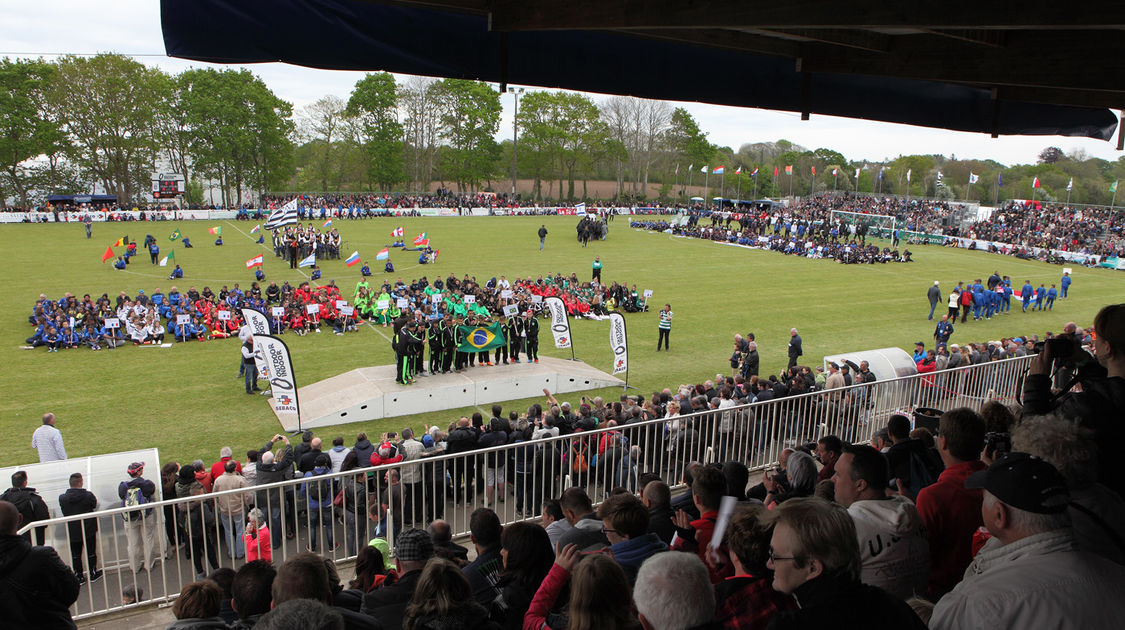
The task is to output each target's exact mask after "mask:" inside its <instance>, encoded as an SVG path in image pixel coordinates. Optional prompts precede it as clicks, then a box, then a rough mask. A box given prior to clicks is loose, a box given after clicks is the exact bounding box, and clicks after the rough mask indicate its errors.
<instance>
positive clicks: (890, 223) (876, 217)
mask: <svg viewBox="0 0 1125 630" xmlns="http://www.w3.org/2000/svg"><path fill="white" fill-rule="evenodd" d="M831 216H832V222H833V223H839V222H841V221H843V222H844V225H845V226H847V229H848V231H849V232H850V233H852V234H856V233H857V232H858V231H859V226H861V225H862V226H864V227H865V228H867V231H868V233H870V234H871V235H873V236H881V237H886V236H890V234H891V233H892V232H894V230H895V227H896V222H895V218H894V217H893V216H891V215H889V214H868V213H866V212H851V211H849V210H833V211H832V213H831Z"/></svg>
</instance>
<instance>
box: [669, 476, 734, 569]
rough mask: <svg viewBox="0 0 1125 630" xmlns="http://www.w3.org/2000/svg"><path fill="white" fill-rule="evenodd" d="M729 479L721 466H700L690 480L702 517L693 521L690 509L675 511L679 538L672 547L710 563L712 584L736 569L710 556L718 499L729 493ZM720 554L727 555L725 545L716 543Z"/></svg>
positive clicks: (693, 495)
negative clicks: (720, 563) (688, 510)
mask: <svg viewBox="0 0 1125 630" xmlns="http://www.w3.org/2000/svg"><path fill="white" fill-rule="evenodd" d="M726 490H727V480H726V477H724V476H723V473H722V471H721V470H719V469H718V468H713V467H711V466H701V467H700V468H699V469H697V470H696V471H695V472H694V473H693V479H692V482H691V494H692V501H693V502H694V503H695V507H696V508H697V509H698V510H699V518H698V519H696V520H694V521H691V520H690V518H691V517H690V516H688V514H687V512H685V511H683V510H680V511H679V512H677V513H676V538H675V539H674V540H673V541H672V550H673V551H692V552H695V553H696V555H698V556H699V559H700V560H702V561H703V564H706V565H707V568H708V573H709V574H710V577H711V584H718V583H719V582H722V581H723V580H724V579H726V578H728V577H730V576H731V575H732V573H733V571H732V567H731V565H730V563H726V564H723V565H720V566H716V564H715V562H714V559H713V558H712V559H710V560H709V558H708V555H709V551H710V550H709V549H708V547H709V546H710V544H711V538H712V536H714V534H715V522H716V521H717V520H718V519H719V503H720V502H721V501H722V499H723V495H724V494H726ZM716 548H717V549H718V550H719V553H718V555H719V557H720V558H721V557H723V556H725V555H726V547H725V546H723V545H722V544H721V543H720V544H718V545H716Z"/></svg>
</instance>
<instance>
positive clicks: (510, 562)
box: [489, 522, 555, 630]
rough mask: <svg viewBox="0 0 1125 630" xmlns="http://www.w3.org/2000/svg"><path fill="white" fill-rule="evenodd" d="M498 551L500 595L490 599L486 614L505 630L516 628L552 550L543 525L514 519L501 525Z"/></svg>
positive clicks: (550, 561)
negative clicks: (500, 567) (500, 563)
mask: <svg viewBox="0 0 1125 630" xmlns="http://www.w3.org/2000/svg"><path fill="white" fill-rule="evenodd" d="M500 555H501V557H502V558H503V560H504V572H503V573H501V574H500V581H499V582H498V583H497V585H496V586H497V588H498V589H500V596H499V597H497V598H496V600H495V601H493V602H492V603H491V606H490V611H489V614H490V615H491V617H492V619H493V620H494V621H496V622H497V623H499V624H501V626H503V628H504V629H505V630H519V629H520V628H521V627H523V617H524V615H525V614H526V613H527V609H528V607H529V606H531V598H532V597H534V596H535V591H536V589H538V588H539V585H540V584H541V583H542V582H543V578H545V577H547V572H548V571H550V570H551V564H553V563H554V561H555V554H554V553H553V552H552V551H551V541H550V540H549V539H548V538H547V532H546V531H545V530H544V529H543V528H542V527H539V526H538V525H533V524H531V523H526V522H517V523H513V524H511V525H509V526H508V527H505V528H504V534H503V536H501V550H500Z"/></svg>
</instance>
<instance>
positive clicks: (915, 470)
mask: <svg viewBox="0 0 1125 630" xmlns="http://www.w3.org/2000/svg"><path fill="white" fill-rule="evenodd" d="M887 437H888V438H889V439H890V442H891V446H890V448H889V449H887V451H886V454H887V463H888V465H889V467H890V476H891V479H892V480H893V481H894V485H895V486H897V490H898V492H899V494H901V495H903V496H905V497H906V498H908V499H910V500H911V501H913V500H915V498H916V497H917V496H918V492H919V491H920V490H921V489H922V488H925V487H926V486H928V485H930V484H932V483H933V482H935V481H937V479H938V476H939V475H941V471H942V469H943V468H944V466H943V465H942V463H941V457H940V456H939V455H938V453H937V451H935V450H934V449H932V448H930V447H928V446H926V443H925V442H923V441H922V440H919V439H917V438H912V437H910V418H908V417H906V416H905V415H903V414H901V413H896V414H893V415H891V418H890V420H888V421H887Z"/></svg>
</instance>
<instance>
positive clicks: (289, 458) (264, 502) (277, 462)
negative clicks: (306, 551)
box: [254, 433, 295, 549]
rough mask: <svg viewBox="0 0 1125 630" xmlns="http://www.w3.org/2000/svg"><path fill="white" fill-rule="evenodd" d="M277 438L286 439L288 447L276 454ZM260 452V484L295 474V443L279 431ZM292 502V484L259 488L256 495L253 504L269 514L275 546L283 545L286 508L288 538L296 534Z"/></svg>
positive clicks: (286, 478)
mask: <svg viewBox="0 0 1125 630" xmlns="http://www.w3.org/2000/svg"><path fill="white" fill-rule="evenodd" d="M278 440H281V441H284V442H285V449H284V450H282V451H281V454H280V455H274V454H273V444H274V442H275V441H278ZM259 453H260V454H261V462H260V463H259V464H258V485H262V486H264V485H267V484H271V483H276V482H278V481H286V480H288V479H292V478H293V447H292V445H290V444H289V438H287V437H285V436H284V435H281V434H280V433H279V434H277V435H274V436H273V438H272V439H271V440H270V441H269V442H266V445H265V446H264V447H262V450H261V451H259ZM293 503H294V499H293V488H292V487H291V486H286V487H284V488H270V489H268V490H258V492H257V496H256V497H255V499H254V504H255V505H256V506H257V507H258V508H260V509H261V510H263V511H264V512H265V513H267V514H268V515H269V519H270V527H271V528H272V530H271V533H272V534H273V548H274V549H277V548H279V547H281V541H282V538H281V531H282V530H281V515H282V512H283V511H284V512H285V516H286V518H285V525H286V529H285V538H287V539H292V538H293V537H294V536H295V533H294V530H295V527H294V522H293V518H294V516H293V509H292V508H293V507H294V505H293ZM286 504H288V505H289V508H290V509H288V510H285V509H284V508H285V506H286Z"/></svg>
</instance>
